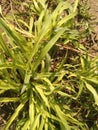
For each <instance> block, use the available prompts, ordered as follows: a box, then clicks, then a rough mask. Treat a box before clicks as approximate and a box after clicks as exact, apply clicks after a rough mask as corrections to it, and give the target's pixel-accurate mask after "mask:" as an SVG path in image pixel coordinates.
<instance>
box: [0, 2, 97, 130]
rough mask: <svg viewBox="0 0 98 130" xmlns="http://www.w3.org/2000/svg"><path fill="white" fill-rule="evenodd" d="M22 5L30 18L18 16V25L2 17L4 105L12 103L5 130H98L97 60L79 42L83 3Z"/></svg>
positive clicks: (0, 70) (0, 64) (0, 87)
mask: <svg viewBox="0 0 98 130" xmlns="http://www.w3.org/2000/svg"><path fill="white" fill-rule="evenodd" d="M18 4H21V3H18ZM23 4H24V5H25V8H26V9H27V10H29V11H28V12H27V14H26V16H25V17H24V15H23V14H21V16H19V14H17V13H16V14H13V15H12V18H13V19H14V21H13V22H12V23H13V24H10V23H9V21H8V20H7V18H6V17H4V16H3V15H2V14H1V18H0V28H1V29H2V33H1V34H0V102H1V103H2V108H5V106H7V107H8V106H9V104H10V110H9V115H8V117H7V120H6V123H5V124H6V125H5V126H4V128H3V129H4V130H8V129H12V127H15V129H16V130H21V129H22V130H75V129H77V130H85V129H88V128H89V127H90V128H97V121H96V120H95V118H97V116H96V115H97V106H98V94H97V92H98V89H97V85H98V81H97V80H98V58H92V59H91V58H90V57H89V54H88V51H87V49H86V48H85V46H84V45H83V44H81V43H80V40H81V39H82V38H83V36H84V35H80V34H83V32H84V30H85V29H84V30H81V29H80V27H81V23H79V22H78V16H79V14H78V13H79V12H78V9H79V8H80V6H79V1H78V0H75V1H74V2H69V1H53V3H52V2H50V1H46V0H42V1H41V2H40V0H33V1H32V2H31V1H30V2H24V3H23ZM49 4H50V5H51V6H49ZM80 9H81V8H80ZM24 18H26V20H25V19H24ZM82 18H83V17H82V16H81V17H79V19H80V20H81V19H82ZM82 22H83V21H82ZM84 23H85V22H84ZM77 28H78V29H77ZM88 28H89V27H87V29H88ZM88 34H89V32H88ZM85 35H86V34H85ZM84 96H85V98H84ZM88 99H89V100H88ZM85 101H86V102H87V103H88V106H86V103H85ZM91 105H92V109H89V107H90V106H91ZM93 109H94V113H95V117H93V115H92V112H93ZM91 118H94V120H95V121H94V123H92V125H91V126H90V123H89V121H88V120H89V119H91Z"/></svg>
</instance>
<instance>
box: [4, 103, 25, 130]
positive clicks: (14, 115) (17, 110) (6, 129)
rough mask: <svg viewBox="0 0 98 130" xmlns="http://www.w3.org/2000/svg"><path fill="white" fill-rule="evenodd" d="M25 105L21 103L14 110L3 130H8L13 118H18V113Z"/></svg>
mask: <svg viewBox="0 0 98 130" xmlns="http://www.w3.org/2000/svg"><path fill="white" fill-rule="evenodd" d="M24 105H25V103H21V104H20V105H19V106H18V107H17V108H16V109H15V112H14V113H13V115H12V116H11V118H10V119H9V120H8V122H7V124H6V126H5V127H4V130H8V128H9V127H10V125H11V124H12V122H13V121H14V120H15V118H16V117H17V116H18V114H19V112H20V111H21V110H22V108H23V107H24Z"/></svg>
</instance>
